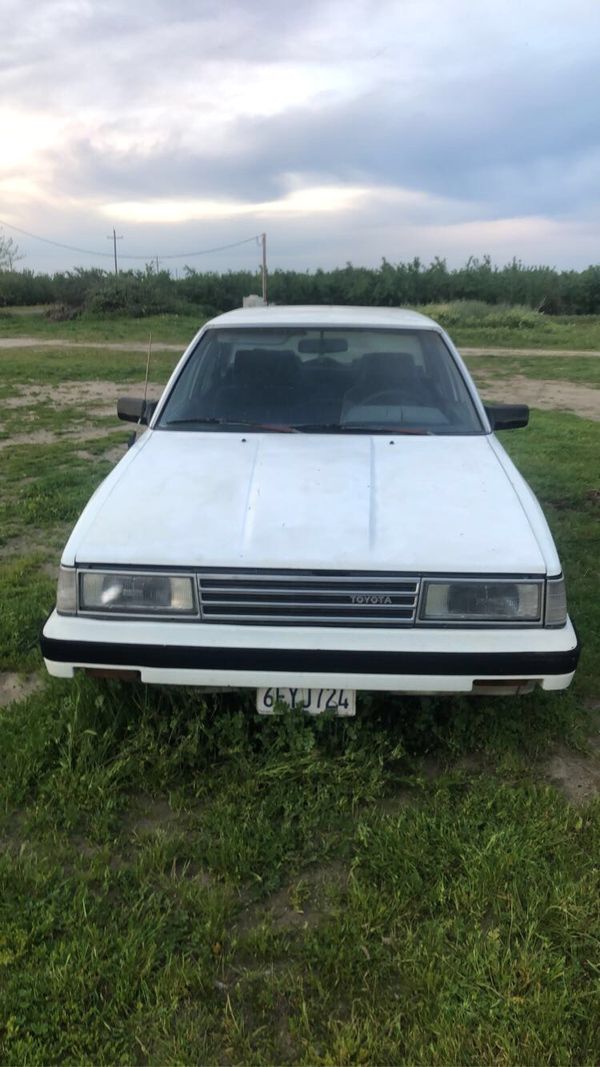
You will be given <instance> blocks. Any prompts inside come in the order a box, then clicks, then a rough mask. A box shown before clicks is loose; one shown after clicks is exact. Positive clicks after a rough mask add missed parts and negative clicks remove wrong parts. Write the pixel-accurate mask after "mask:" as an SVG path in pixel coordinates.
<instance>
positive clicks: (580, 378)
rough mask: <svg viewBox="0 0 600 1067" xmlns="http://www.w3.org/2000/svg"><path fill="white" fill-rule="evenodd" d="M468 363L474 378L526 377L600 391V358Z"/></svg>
mask: <svg viewBox="0 0 600 1067" xmlns="http://www.w3.org/2000/svg"><path fill="white" fill-rule="evenodd" d="M466 363H467V365H468V367H469V370H470V371H471V374H473V376H474V377H477V376H478V375H481V376H482V377H487V376H488V375H492V376H493V377H494V378H496V379H497V380H498V381H499V382H501V381H502V379H504V378H513V377H516V376H517V375H524V377H526V378H534V379H537V380H540V379H543V380H545V381H564V382H575V383H576V384H578V385H591V386H594V387H595V388H596V389H598V388H600V359H596V358H594V357H590V356H586V357H585V358H583V359H578V358H577V357H576V356H567V357H562V356H534V357H533V358H530V359H528V358H527V357H526V356H514V357H511V356H504V355H503V356H496V357H494V356H468V357H467V359H466Z"/></svg>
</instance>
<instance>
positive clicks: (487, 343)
mask: <svg viewBox="0 0 600 1067" xmlns="http://www.w3.org/2000/svg"><path fill="white" fill-rule="evenodd" d="M418 310H419V311H422V312H423V313H424V314H426V315H430V316H431V317H432V318H433V319H435V320H436V321H437V322H439V323H441V325H442V326H443V327H444V328H445V329H446V330H448V332H449V333H450V335H451V337H452V338H453V340H454V341H455V342H456V344H457V345H459V346H462V345H464V346H465V347H466V348H469V347H474V348H557V349H564V350H574V351H576V350H582V351H584V350H586V349H588V350H595V351H598V350H600V315H543V314H541V313H540V312H538V311H533V310H532V309H531V308H527V307H509V306H494V305H490V304H483V303H481V302H478V301H475V300H463V301H460V300H459V301H456V302H454V303H451V304H429V305H427V306H423V307H419V308H418Z"/></svg>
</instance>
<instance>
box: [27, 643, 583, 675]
mask: <svg viewBox="0 0 600 1067" xmlns="http://www.w3.org/2000/svg"><path fill="white" fill-rule="evenodd" d="M40 646H41V650H42V655H43V656H44V658H45V659H48V660H54V661H55V662H58V663H74V664H84V665H92V664H94V665H96V664H103V665H107V664H110V665H111V666H119V667H131V668H132V669H133V668H137V667H162V668H176V669H180V670H225V671H273V672H274V673H275V672H277V671H286V672H288V673H289V672H290V671H297V672H298V673H314V672H315V671H323V672H324V673H329V674H390V675H403V674H424V675H428V674H431V675H442V674H449V675H452V674H456V675H461V674H466V675H473V676H475V677H479V676H480V675H488V676H490V675H491V676H494V677H512V676H513V675H514V676H518V675H528V676H529V677H531V678H544V677H547V676H548V675H551V674H570V673H571V672H572V671H574V670H575V668H576V666H577V662H578V660H579V653H580V644H579V641H578V642H577V645H576V646H575V647H574V648H571V649H568V650H566V651H564V652H387V651H381V652H380V651H375V652H371V651H350V650H348V651H347V650H338V649H333V650H329V649H305V648H274V649H269V648H235V647H233V648H232V647H229V648H210V647H207V646H192V647H190V646H187V645H124V644H116V643H115V644H113V643H109V642H96V641H63V640H58V639H56V638H53V637H45V636H44V635H42V637H41V641H40Z"/></svg>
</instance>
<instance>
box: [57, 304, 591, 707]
mask: <svg viewBox="0 0 600 1067" xmlns="http://www.w3.org/2000/svg"><path fill="white" fill-rule="evenodd" d="M265 325H269V326H293V325H302V326H340V327H344V326H356V327H359V326H361V327H369V326H371V327H374V326H378V327H383V328H386V327H387V328H389V327H392V328H393V327H403V326H404V327H416V328H420V329H427V330H436V331H438V332H440V333H441V334H442V336H443V337H444V339H445V341H446V343H447V344H448V346H449V347H450V349H451V351H452V353H453V355H454V358H455V359H456V361H457V363H458V364H459V366H460V367H461V370H462V372H463V375H464V377H465V381H466V383H467V387H468V389H469V390H470V392H471V395H472V397H473V400H474V402H475V404H476V405H477V408H478V411H479V412H480V415H481V418H482V422H483V425H484V427H485V428H486V430H488V431H489V423H488V422H487V417H486V415H485V411H484V409H483V406H482V404H481V400H480V399H479V397H478V395H477V392H476V390H475V386H474V385H473V382H472V380H471V378H470V376H469V374H468V371H467V370H466V368H465V366H464V364H463V363H462V360H461V359H460V356H459V355H458V353H457V351H456V349H455V348H454V346H453V345H452V342H451V341H450V339H449V338H448V337H447V336H446V335H445V334H444V333H443V331H442V330H440V328H439V326H437V324H436V323H434V322H433V321H432V320H431V319H427V318H426V317H425V316H423V315H420V314H418V313H417V312H411V311H401V310H399V309H394V308H346V307H339V308H336V307H329V308H323V307H290V308H278V307H256V308H245V309H243V310H242V309H239V310H237V311H233V312H229V313H227V314H225V315H221V316H219V317H218V318H216V319H214V320H212V322H211V323H208V324H206V326H205V327H203V329H202V330H200V331H199V333H198V334H197V335H196V337H195V338H194V340H193V341H192V343H191V344H190V346H189V348H188V349H187V350H186V352H185V353H184V355H183V357H182V359H181V361H180V363H179V366H178V367H177V368H176V370H175V372H174V374H173V375H172V377H171V379H170V381H169V383H168V384H167V387H166V389H165V392H164V394H163V399H162V401H161V404H162V403H164V399H165V397H166V396H167V395H168V393H169V391H170V388H171V385H172V383H173V381H174V380H175V378H176V376H177V375H178V373H179V370H180V369H181V367H182V366H183V364H184V363H185V362H186V360H187V359H188V358H189V357H190V356H191V355H192V353H193V351H194V349H195V347H196V344H197V342H198V340H199V338H200V337H201V336H202V334H203V333H204V332H205V330H207V329H212V328H214V327H225V326H226V327H228V328H229V327H236V326H265ZM161 404H159V409H158V410H157V413H156V415H155V417H154V420H153V422H152V426H151V428H150V429H149V430H148V431H147V432H146V433H145V434H144V435H143V437H142V438H141V439H140V440H139V441H138V442H137V443H136V444H135V446H134V447H133V448H132V449H131V450H130V451H129V452H128V453H127V455H126V456H125V457H124V459H123V460H122V461H121V462H120V463H119V464H118V465H117V467H116V468H115V469H114V471H113V472H112V473H111V474H110V475H109V477H108V478H107V479H106V481H105V482H104V483H103V484H102V485H101V486H100V488H99V489H98V490H97V491H96V493H95V494H94V496H93V497H92V499H91V500H90V502H89V504H88V505H87V507H86V509H85V510H84V512H83V514H82V516H81V518H80V519H79V522H78V523H77V525H76V527H75V529H74V530H73V533H72V535H71V537H70V538H69V541H68V544H67V546H66V548H65V552H64V554H63V560H62V561H63V563H64V564H65V565H68V566H73V565H74V564H75V563H95V564H104V565H106V566H111V565H113V564H121V565H130V566H146V565H154V566H162V567H169V566H185V567H258V568H268V567H279V568H286V569H302V568H315V569H318V570H336V569H339V570H357V571H362V572H364V571H377V570H385V571H396V572H400V573H406V572H409V573H416V574H420V575H427V574H461V573H462V574H465V573H469V574H481V575H485V574H506V575H510V574H530V575H531V574H536V575H555V574H558V573H560V562H559V559H558V556H557V554H556V549H555V547H554V544H553V541H552V537H551V534H550V531H549V529H548V526H547V523H546V520H545V519H544V516H543V513H542V511H541V508H540V506H539V504H538V502H537V500H536V499H535V497H534V495H533V493H532V492H531V490H530V488H529V487H528V485H527V484H526V482H525V481H524V480H523V478H522V477H521V475H520V474H519V473H518V471H517V470H516V468H515V467H514V465H513V464H512V462H511V461H510V459H509V457H508V456H507V454H506V452H505V451H504V449H503V448H502V447H501V445H500V444H499V442H498V441H497V440H496V438H495V437H494V436H493V434H491V433H489V432H486V433H484V434H481V435H474V436H456V437H453V436H448V437H442V436H440V437H436V436H410V435H407V436H401V435H400V436H392V435H384V434H377V435H363V434H340V435H335V434H314V435H313V434H285V433H248V432H247V433H238V432H235V433H227V432H216V431H209V432H169V431H165V430H159V429H156V428H154V427H155V426H156V423H157V418H158V417H159V411H160V406H161ZM44 633H45V635H46V636H47V637H50V638H51V637H54V638H59V639H62V640H66V641H92V642H108V643H111V642H114V643H115V644H117V645H118V644H121V643H127V644H158V645H166V646H177V645H183V646H188V647H189V646H197V645H198V644H200V643H201V644H202V646H203V647H206V648H210V647H232V648H257V649H277V648H298V649H314V648H320V649H329V650H346V651H348V650H350V651H351V650H363V649H364V650H372V651H392V652H393V651H397V652H415V651H420V652H432V653H436V652H438V653H442V652H456V653H465V652H467V653H468V652H507V653H511V652H514V653H517V652H523V651H529V652H542V651H543V652H550V653H552V652H555V653H559V652H562V651H567V650H570V649H573V648H575V646H576V643H577V641H576V636H575V633H574V630H573V627H572V625H571V623H570V621H569V622H567V625H566V626H565V627H563V628H561V629H559V630H546V629H544V628H543V627H537V628H523V629H510V628H498V629H493V628H490V627H488V628H482V629H480V630H477V629H475V628H473V629H471V628H462V629H461V628H455V629H452V628H448V629H444V628H438V629H436V628H427V627H423V626H416V627H406V628H404V627H397V628H390V629H379V628H375V629H360V628H359V627H355V628H351V627H343V628H337V629H336V628H335V627H319V628H318V629H317V628H314V627H313V628H311V627H308V626H305V627H301V626H282V627H277V626H251V625H215V624H207V623H199V622H196V621H187V622H178V621H162V622H161V621H157V620H140V619H130V620H125V619H120V620H119V619H110V620H106V619H104V620H102V619H91V618H82V617H72V618H68V617H63V616H58V615H57V614H56V613H54V614H53V615H52V616H51V618H50V619H49V620H48V622H47V623H46V626H45V628H44ZM83 665H84V664H80V663H70V664H58V663H53V662H47V666H48V669H49V671H50V673H52V674H56V675H58V676H60V677H70V676H72V673H73V668H74V667H77V666H83ZM106 666H111V664H110V663H109V664H106ZM130 666H131V668H132V669H136V665H135V663H132V664H131V665H130ZM141 676H142V680H143V681H148V682H162V683H167V684H175V685H180V684H181V685H183V684H192V685H205V686H211V685H213V686H214V685H225V686H237V687H244V686H250V687H259V686H269V685H273V684H277V685H281V686H296V685H299V686H304V687H327V686H329V687H337V688H352V689H357V690H364V689H373V690H392V691H397V692H398V691H401V692H423V693H424V692H428V693H431V692H469V691H470V690H471V689H472V685H473V681H474V677H472V676H460V677H456V676H432V677H430V676H426V677H422V676H397V677H396V676H391V675H380V676H375V677H374V676H371V675H364V674H359V673H356V674H350V675H343V676H341V675H338V674H322V673H318V672H317V673H314V672H313V673H304V674H293V675H290V674H288V673H285V672H273V671H266V672H265V671H253V670H246V671H241V672H231V671H223V670H212V669H207V670H193V671H187V670H176V669H168V670H165V669H162V668H142V673H141ZM477 677H481V676H477ZM492 677H493V676H492ZM515 677H525V676H518V675H516V676H515ZM571 678H572V675H571V674H568V675H560V676H552V675H551V676H549V677H548V678H544V679H538V680H539V681H540V684H542V686H543V687H544V688H547V689H552V688H564V687H566V686H567V685H568V684H569V682H570V681H571Z"/></svg>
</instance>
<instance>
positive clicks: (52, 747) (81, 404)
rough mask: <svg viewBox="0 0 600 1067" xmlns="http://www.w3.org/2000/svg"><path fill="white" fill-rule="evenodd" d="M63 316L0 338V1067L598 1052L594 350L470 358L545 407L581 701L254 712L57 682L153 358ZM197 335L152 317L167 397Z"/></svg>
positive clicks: (545, 480) (113, 328) (540, 415)
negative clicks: (82, 514)
mask: <svg viewBox="0 0 600 1067" xmlns="http://www.w3.org/2000/svg"><path fill="white" fill-rule="evenodd" d="M15 317H16V316H15ZM23 318H24V320H26V319H27V317H26V316H23ZM69 325H70V324H68V323H67V324H56V325H54V327H53V330H50V328H49V327H48V326H46V327H45V328H44V335H43V338H44V341H45V342H46V343H45V344H44V345H37V346H32V347H21V348H19V347H16V346H14V345H10V344H7V346H6V347H3V346H1V345H0V368H1V374H0V405H1V407H2V415H1V417H0V487H1V492H0V597H1V602H2V612H1V614H0V704H2V705H3V707H2V708H1V709H0V754H1V755H0V846H1V850H0V971H1V973H0V1061H1V1062H3V1063H6V1064H14V1063H39V1064H42V1063H49V1062H57V1061H65V1062H71V1063H94V1064H98V1063H102V1064H111V1063H124V1064H125V1063H131V1064H138V1063H152V1064H174V1063H211V1064H222V1063H231V1064H241V1063H244V1064H246V1063H248V1064H271V1063H288V1062H289V1063H306V1064H314V1063H320V1064H332V1063H335V1064H355V1063H368V1064H374V1063H378V1064H379V1063H381V1064H394V1063H399V1062H402V1063H410V1064H413V1063H414V1064H444V1065H446V1064H457V1063H461V1064H462V1063H464V1064H479V1063H494V1064H514V1063H526V1064H570V1065H582V1064H590V1065H592V1064H597V1063H598V1061H599V1058H600V860H599V855H600V799H599V796H600V722H599V719H600V694H599V690H600V685H599V677H600V654H599V641H598V637H599V633H598V631H599V619H600V608H599V600H598V573H597V570H598V558H599V552H598V547H599V546H598V512H599V503H600V493H599V489H598V481H597V469H598V438H599V430H600V426H599V422H600V408H599V407H598V399H599V398H600V390H599V389H598V384H599V374H598V368H599V366H600V360H599V359H597V357H595V356H593V355H588V356H571V355H554V356H553V355H531V356H526V357H517V356H515V355H513V354H508V353H506V352H505V353H504V354H494V352H493V350H492V351H487V352H486V353H485V354H483V355H482V354H478V355H470V356H469V357H468V359H469V362H470V364H471V367H472V370H473V372H474V374H475V376H476V378H477V379H478V381H479V382H480V385H481V388H482V391H483V392H484V395H485V396H486V397H487V396H489V397H490V398H492V397H493V398H495V399H498V400H502V399H507V400H522V399H523V400H525V399H527V398H528V397H530V398H534V399H535V403H536V409H535V410H534V412H533V415H532V419H531V425H530V427H529V428H528V429H527V430H521V431H517V432H513V433H508V434H505V435H504V443H505V444H506V446H507V448H508V449H509V451H510V452H511V454H512V455H513V456H514V457H515V459H516V460H517V462H518V464H519V466H520V468H521V470H522V471H523V473H524V474H525V476H526V477H527V478H528V480H529V481H530V483H531V484H532V486H533V488H534V489H535V491H536V492H537V493H538V495H539V497H540V499H541V501H542V503H543V505H544V509H545V511H546V514H547V517H548V519H549V521H550V524H551V527H552V529H553V532H554V534H555V537H556V540H557V543H558V548H559V551H560V553H561V557H562V560H563V563H564V567H565V571H566V575H567V581H568V589H569V594H570V609H571V613H572V614H573V616H574V617H575V620H576V622H577V625H578V628H579V630H580V633H581V637H582V640H583V643H584V653H583V655H582V660H581V664H580V668H579V671H578V674H577V677H576V681H575V683H574V685H573V687H572V689H571V690H570V691H568V692H567V693H565V694H563V695H560V694H559V695H553V694H544V693H541V692H539V693H534V694H532V695H530V696H527V697H522V698H520V699H518V700H517V699H514V700H503V699H499V698H495V699H492V698H477V699H476V700H473V701H468V700H463V699H453V700H448V699H435V700H433V699H428V700H419V699H412V700H408V699H400V698H393V699H392V698H386V699H381V698H379V699H370V698H363V699H362V700H361V701H359V709H358V716H357V719H356V720H355V721H348V722H344V721H342V720H341V721H329V720H323V721H321V720H316V721H297V720H291V719H289V718H288V717H282V718H278V719H273V720H258V719H257V717H256V716H255V714H254V712H253V710H252V706H251V701H249V700H246V699H241V698H240V697H237V696H225V695H223V696H219V697H215V698H211V699H208V698H204V699H203V698H202V697H200V696H199V695H198V694H196V693H194V692H193V691H181V692H179V691H177V692H173V691H167V690H164V691H163V690H156V689H144V688H143V687H142V686H137V687H126V686H124V685H121V684H119V683H100V682H94V681H92V680H90V679H82V678H78V679H76V680H75V681H74V682H72V683H62V682H58V681H56V680H51V679H50V678H48V677H47V676H46V675H45V673H44V671H43V667H42V665H41V660H40V656H39V652H38V649H37V639H38V632H39V628H40V625H41V623H42V621H43V619H44V617H45V615H46V613H47V612H48V611H49V609H50V607H51V606H52V603H53V597H54V580H55V574H56V569H57V564H58V559H59V556H60V551H61V547H62V544H63V543H64V540H65V538H66V535H67V534H68V531H69V529H70V527H71V525H72V524H73V522H74V520H75V518H76V517H77V515H78V513H79V511H80V509H81V508H82V506H83V504H84V503H85V501H86V500H87V498H88V497H89V495H90V494H91V492H92V491H93V489H94V488H95V486H96V485H97V484H98V483H99V481H100V480H101V479H102V478H103V477H104V476H105V475H106V474H107V473H108V471H109V470H110V469H111V466H112V465H113V464H114V462H115V461H116V460H117V459H118V458H119V456H120V455H122V454H123V452H124V450H125V442H126V440H127V436H128V431H127V430H124V429H123V428H122V424H119V423H118V422H117V421H116V418H115V416H114V401H115V399H116V397H117V396H118V395H119V394H120V393H122V392H123V391H131V390H135V389H136V388H137V387H138V386H139V383H140V382H141V380H142V378H143V371H144V365H145V356H144V352H143V351H123V350H115V349H102V348H95V347H92V345H91V344H90V342H92V341H94V340H96V341H97V340H99V339H100V340H101V339H102V338H103V337H104V338H106V339H109V340H112V341H115V342H119V341H122V342H126V341H128V340H129V341H135V340H138V341H140V342H143V341H144V340H145V337H144V334H143V331H142V329H141V325H140V322H139V321H138V322H135V323H134V324H133V325H132V324H131V323H126V324H125V325H123V324H121V325H119V323H118V322H117V321H116V320H115V321H113V322H111V323H110V324H109V325H108V326H105V330H104V333H103V332H102V331H100V332H99V333H98V332H91V333H90V334H89V335H85V336H83V335H82V334H81V332H80V333H79V334H77V335H75V336H73V335H71V334H69V333H68V331H67V329H66V327H68V326H69ZM74 325H78V326H79V328H80V330H81V323H79V324H74ZM188 325H189V324H188ZM180 328H181V323H179V324H177V323H169V324H167V325H166V326H165V328H164V330H162V331H161V328H160V324H159V323H156V324H154V326H153V344H154V348H155V352H154V356H153V361H152V367H151V374H150V377H151V381H152V386H151V389H152V391H153V392H154V394H156V392H157V391H158V390H159V389H160V385H161V383H162V382H164V380H165V378H166V376H167V374H168V373H169V370H170V368H171V367H172V365H173V363H174V361H175V359H176V356H177V353H176V352H175V351H172V350H168V349H166V348H165V347H164V345H166V344H168V343H172V342H173V341H174V340H175V341H176V340H182V341H183V340H186V339H187V338H188V337H189V336H190V334H191V333H192V332H193V331H194V329H195V325H194V326H190V328H189V329H188V330H187V333H186V334H185V337H183V336H181V333H179V332H178V331H179V330H180ZM144 329H145V330H146V337H147V324H146V326H144ZM591 329H592V328H591V327H590V330H591ZM597 329H598V327H597V326H596V325H594V327H593V330H592V332H591V333H589V332H588V334H587V335H586V334H585V328H584V325H580V326H579V327H578V328H577V331H576V336H577V342H576V344H574V345H573V346H572V347H574V348H577V349H582V350H584V349H586V348H587V349H590V350H593V349H594V346H595V347H596V348H600V332H598V333H596V332H594V331H595V330H597ZM137 331H139V332H137ZM32 332H33V327H32V324H31V323H30V322H29V323H27V322H26V328H25V327H24V328H23V331H22V334H21V336H23V337H26V336H29V335H30V334H31V333H32ZM181 332H183V331H181ZM107 334H108V335H110V336H108V337H107ZM584 335H585V336H584ZM16 336H17V334H15V333H7V332H5V331H3V329H2V327H1V326H0V338H2V337H4V338H5V339H6V342H9V341H10V340H11V338H14V337H16ZM586 336H587V338H588V340H589V341H590V343H589V344H587V343H585V342H586ZM63 337H65V338H67V337H71V339H72V340H74V341H77V342H79V344H80V345H81V346H82V347H78V348H65V347H63V346H62V345H61V344H60V339H62V338H63ZM457 339H460V338H459V336H458V334H457ZM592 339H593V343H592ZM468 341H469V344H470V345H472V346H473V347H475V346H478V347H480V348H486V349H487V348H490V347H492V349H493V342H492V343H491V344H490V342H489V337H487V336H481V335H477V334H476V333H475V332H473V333H472V334H471V335H470V336H469V338H468ZM48 342H50V343H48ZM161 342H162V345H163V347H161ZM514 343H515V344H517V342H516V341H515V342H514ZM499 347H500V346H499ZM502 347H506V346H502ZM518 347H524V348H536V347H541V348H544V347H553V346H552V345H551V344H546V343H545V344H544V345H539V346H538V345H537V344H535V343H534V342H531V343H529V340H528V341H527V343H525V342H524V341H523V338H522V337H521V340H520V341H519V342H518ZM554 347H556V348H568V347H569V345H567V344H565V342H564V339H561V343H560V344H556V345H554ZM544 389H545V392H544Z"/></svg>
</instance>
